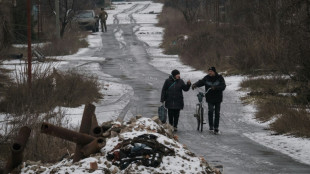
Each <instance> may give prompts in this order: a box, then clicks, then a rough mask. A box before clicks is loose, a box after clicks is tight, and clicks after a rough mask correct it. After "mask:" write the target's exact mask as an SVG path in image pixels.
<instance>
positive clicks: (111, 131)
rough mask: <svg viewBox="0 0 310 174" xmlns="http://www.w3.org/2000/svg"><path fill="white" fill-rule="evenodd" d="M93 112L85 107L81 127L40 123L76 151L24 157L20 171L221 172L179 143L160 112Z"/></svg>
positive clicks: (90, 107) (91, 106)
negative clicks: (119, 116) (59, 156)
mask: <svg viewBox="0 0 310 174" xmlns="http://www.w3.org/2000/svg"><path fill="white" fill-rule="evenodd" d="M94 111H95V107H94V106H93V105H86V106H85V110H84V113H83V118H82V122H81V127H80V131H79V132H75V131H72V130H68V129H65V128H61V127H57V126H54V125H51V124H49V123H43V124H42V126H41V132H42V133H45V134H48V135H51V136H56V137H59V138H62V139H65V140H68V141H72V142H75V143H76V150H75V153H73V154H69V155H68V158H65V159H63V160H62V161H60V162H58V163H56V164H46V163H45V164H43V163H41V162H32V161H26V162H24V163H23V164H22V165H21V166H20V168H21V173H27V174H30V173H46V174H48V173H107V174H109V173H111V174H116V173H206V174H209V173H216V174H217V173H220V172H219V171H217V169H214V168H212V167H210V166H209V165H208V163H207V162H206V161H205V160H204V159H203V158H201V157H197V156H196V155H195V154H194V153H192V152H190V151H189V150H188V149H187V147H186V146H185V145H182V144H180V143H179V142H178V138H177V136H175V135H174V134H173V132H172V130H173V127H172V126H170V125H169V124H167V123H166V124H162V123H161V121H160V120H159V118H158V116H156V117H153V118H144V117H142V116H136V117H133V118H131V119H130V121H129V122H124V121H121V120H117V121H109V122H105V123H102V124H101V125H98V123H97V119H96V116H95V115H94ZM86 118H87V119H86Z"/></svg>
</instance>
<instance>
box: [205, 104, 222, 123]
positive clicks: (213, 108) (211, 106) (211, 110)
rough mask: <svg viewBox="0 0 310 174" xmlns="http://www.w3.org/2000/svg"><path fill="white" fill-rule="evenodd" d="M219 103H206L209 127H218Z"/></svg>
mask: <svg viewBox="0 0 310 174" xmlns="http://www.w3.org/2000/svg"><path fill="white" fill-rule="evenodd" d="M220 110H221V103H208V118H209V128H210V129H218V128H219V124H220ZM214 111H215V114H214V115H215V119H214V122H213V113H214Z"/></svg>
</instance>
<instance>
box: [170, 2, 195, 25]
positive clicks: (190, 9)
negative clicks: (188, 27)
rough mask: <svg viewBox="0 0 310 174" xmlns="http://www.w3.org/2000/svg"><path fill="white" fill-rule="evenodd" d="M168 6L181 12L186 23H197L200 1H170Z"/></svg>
mask: <svg viewBox="0 0 310 174" xmlns="http://www.w3.org/2000/svg"><path fill="white" fill-rule="evenodd" d="M169 4H170V5H171V6H173V7H174V8H176V9H178V10H180V11H181V12H182V14H183V16H184V18H185V20H186V22H187V23H194V22H196V21H197V17H198V14H199V10H200V7H201V0H170V2H169Z"/></svg>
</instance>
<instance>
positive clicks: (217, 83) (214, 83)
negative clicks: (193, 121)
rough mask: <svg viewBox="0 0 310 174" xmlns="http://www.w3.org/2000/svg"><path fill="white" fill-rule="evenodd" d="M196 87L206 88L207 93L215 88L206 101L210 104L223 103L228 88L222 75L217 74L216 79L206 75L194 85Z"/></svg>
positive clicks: (208, 94)
mask: <svg viewBox="0 0 310 174" xmlns="http://www.w3.org/2000/svg"><path fill="white" fill-rule="evenodd" d="M194 85H195V86H197V87H201V86H205V90H206V91H207V90H208V89H209V88H211V87H214V90H212V89H210V90H209V92H208V93H207V94H206V101H207V102H208V103H220V102H222V101H223V91H224V90H225V88H226V84H225V80H224V78H223V77H222V76H221V75H219V74H217V73H216V75H215V76H214V77H212V76H209V75H206V76H205V77H204V78H203V79H201V80H199V81H198V82H196V83H194Z"/></svg>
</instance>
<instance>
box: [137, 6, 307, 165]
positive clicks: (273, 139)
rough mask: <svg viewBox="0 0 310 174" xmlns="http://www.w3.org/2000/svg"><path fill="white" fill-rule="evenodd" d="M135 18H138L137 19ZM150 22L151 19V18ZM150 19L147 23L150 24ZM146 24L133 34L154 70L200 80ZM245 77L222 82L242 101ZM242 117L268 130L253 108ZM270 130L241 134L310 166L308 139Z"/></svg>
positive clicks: (159, 33)
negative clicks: (167, 50)
mask: <svg viewBox="0 0 310 174" xmlns="http://www.w3.org/2000/svg"><path fill="white" fill-rule="evenodd" d="M159 8H161V7H160V5H158V6H154V11H157V10H158V9H159ZM152 10H153V9H150V8H148V11H152ZM136 16H137V17H136ZM140 16H145V14H135V15H134V17H135V19H137V21H139V20H140V19H142V17H140ZM152 20H153V19H152ZM152 20H150V21H152ZM153 22H154V23H153V24H150V23H151V22H149V23H147V24H143V22H142V24H140V26H141V27H140V28H138V30H137V31H136V35H137V36H138V38H139V39H140V40H142V41H144V42H146V43H147V44H148V45H149V46H150V47H149V49H148V53H149V54H150V56H151V57H154V58H153V59H152V61H151V65H153V66H154V67H156V68H157V69H158V70H160V71H163V72H165V73H167V74H170V72H171V71H172V70H173V69H179V70H181V76H182V78H183V79H185V80H188V79H199V78H202V77H203V76H204V75H205V73H204V72H201V71H196V70H195V69H193V68H191V67H189V66H187V65H184V64H182V62H181V60H180V59H179V58H178V56H171V55H165V54H163V50H162V49H160V48H159V45H160V44H161V42H162V40H163V34H164V29H163V28H161V27H157V26H155V24H156V23H157V21H156V20H154V21H153ZM245 78H247V77H244V76H229V77H225V81H226V84H227V88H228V89H230V91H235V92H236V94H237V95H238V96H239V97H240V98H241V97H243V96H245V95H246V93H245V92H242V91H239V88H240V87H239V84H240V83H241V82H242V80H243V79H245ZM244 111H245V112H244V113H247V114H245V115H244V118H243V120H240V121H244V122H247V123H249V124H254V125H259V126H261V127H262V129H264V128H268V126H269V124H268V123H260V122H258V120H256V119H255V118H254V114H255V112H256V109H255V106H254V105H246V106H244ZM272 134H273V132H271V131H263V132H259V133H244V134H243V135H244V136H246V137H248V138H250V139H251V140H253V141H255V142H257V143H259V144H262V145H264V146H266V147H269V148H271V149H274V150H277V151H280V152H281V153H283V154H286V155H288V156H290V157H292V158H293V159H295V160H297V161H299V162H302V163H305V164H308V165H310V140H309V139H307V138H295V137H292V136H289V135H272Z"/></svg>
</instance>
